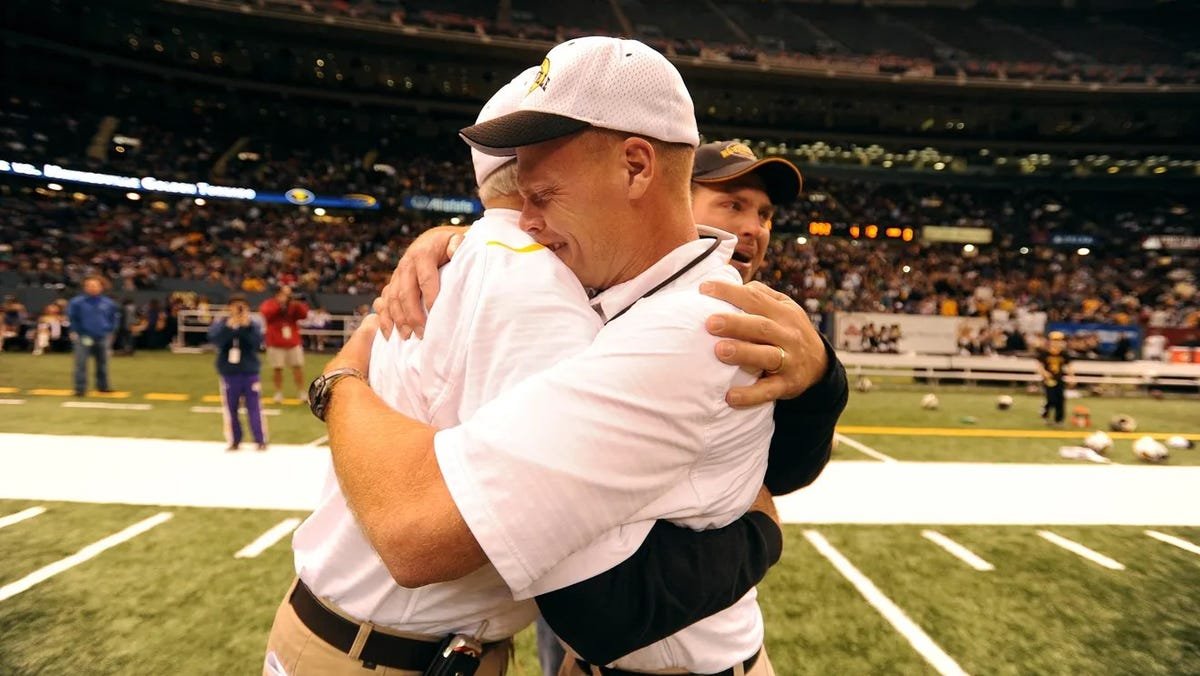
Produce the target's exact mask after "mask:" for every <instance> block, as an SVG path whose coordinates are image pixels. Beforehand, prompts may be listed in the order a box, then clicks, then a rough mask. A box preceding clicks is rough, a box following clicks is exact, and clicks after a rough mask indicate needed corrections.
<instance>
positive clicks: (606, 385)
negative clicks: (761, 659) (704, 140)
mask: <svg viewBox="0 0 1200 676" xmlns="http://www.w3.org/2000/svg"><path fill="white" fill-rule="evenodd" d="M701 234H702V235H705V236H708V237H717V238H718V239H719V240H720V244H719V246H718V247H717V248H716V249H715V250H714V251H713V252H712V253H710V254H709V255H707V256H703V258H701V259H700V260H699V263H698V264H696V265H695V266H694V267H692V268H691V269H690V270H688V271H687V272H685V273H683V274H682V275H681V276H680V277H679V278H677V279H676V280H675V281H673V282H671V283H669V284H668V285H667V286H665V287H663V288H662V289H661V290H659V291H657V292H656V293H654V294H653V295H651V296H649V297H645V298H643V295H644V294H645V293H646V292H647V291H649V290H651V289H652V288H654V287H655V286H656V285H658V284H660V283H661V282H663V281H664V280H666V279H668V278H669V277H670V276H671V275H672V274H674V273H675V272H677V271H679V270H680V269H681V268H683V267H685V266H686V265H687V264H688V263H689V262H692V261H695V260H697V257H699V256H702V255H703V253H704V252H705V250H706V249H708V248H709V246H711V244H712V240H711V239H704V238H702V239H700V240H697V241H694V242H689V243H688V244H685V245H683V246H681V247H679V248H678V249H676V250H675V251H673V252H672V253H670V254H668V255H667V256H666V257H664V258H663V259H662V260H660V261H659V262H658V263H656V264H654V265H653V266H651V268H650V269H648V270H646V271H645V272H644V273H642V274H641V275H639V276H638V277H636V278H634V279H632V280H630V281H628V282H625V283H624V284H620V285H618V286H616V287H613V288H610V289H608V290H606V291H604V292H603V293H602V294H600V295H599V296H597V297H596V298H595V299H593V305H594V306H596V307H597V310H598V312H600V313H601V314H602V315H603V316H604V317H606V318H611V317H614V316H616V315H617V314H618V313H619V312H621V311H622V310H623V309H624V308H626V307H628V306H630V305H632V307H631V308H630V309H629V310H628V312H626V313H625V314H624V315H623V316H621V317H619V318H617V319H615V320H614V321H611V322H610V323H608V324H606V325H605V326H604V328H603V329H601V330H600V332H599V333H598V334H597V335H596V339H595V341H594V342H592V343H591V345H590V346H588V348H587V349H586V350H584V351H583V352H582V353H580V354H578V355H577V356H575V357H572V358H569V359H564V360H562V361H559V362H558V363H556V364H554V365H552V366H550V367H549V368H548V369H546V370H545V371H542V372H541V373H538V374H537V375H534V376H532V377H530V378H528V379H526V380H525V381H523V382H522V383H520V384H519V385H517V386H516V387H514V388H512V389H511V390H509V391H507V392H505V393H504V394H502V395H501V396H500V397H498V398H497V399H495V400H494V401H492V402H490V403H488V404H485V405H484V406H483V407H481V408H480V409H479V410H478V411H477V412H476V413H475V415H474V416H473V417H471V418H470V419H469V420H468V421H467V422H466V423H464V424H462V425H460V426H458V427H455V428H453V429H447V430H443V431H441V432H439V433H438V434H437V436H436V439H435V446H436V450H437V458H438V463H439V465H440V467H441V470H442V474H443V476H444V477H445V480H446V483H447V485H448V487H449V489H450V492H451V494H452V495H453V497H454V501H455V503H456V504H457V505H458V508H459V510H460V511H461V512H462V515H463V517H464V518H465V519H466V522H467V524H468V526H469V527H470V528H471V532H472V533H473V534H474V535H475V537H476V539H477V540H478V541H479V544H480V545H481V546H482V547H483V549H484V551H485V552H486V553H487V556H488V559H490V561H491V563H492V565H493V566H494V568H495V570H497V571H498V572H499V574H500V575H501V576H502V577H503V578H504V580H505V582H506V583H507V584H508V586H509V587H511V588H512V589H513V591H514V594H515V595H516V597H517V598H528V597H529V596H532V595H535V594H538V593H542V592H545V591H550V590H552V589H556V588H560V587H562V586H565V585H568V584H572V583H574V582H577V581H580V580H584V579H587V578H590V577H592V576H594V575H596V574H598V573H600V572H603V571H604V570H607V569H608V568H610V567H612V565H614V564H615V563H617V562H619V561H621V560H623V559H624V558H626V557H627V556H628V555H629V554H631V553H632V552H633V551H634V550H636V548H637V544H636V543H640V541H641V540H640V538H639V537H638V533H640V535H641V537H644V535H645V530H646V529H648V527H649V524H650V523H652V521H653V519H655V518H666V519H670V520H671V521H672V522H674V523H677V524H680V525H684V526H688V527H691V528H695V529H707V528H715V527H720V526H724V525H727V524H729V523H730V522H732V521H734V520H735V519H737V518H738V517H740V516H741V515H742V514H743V513H745V512H746V510H747V509H748V508H749V507H750V505H751V504H752V503H753V501H754V498H755V496H756V495H757V493H758V489H759V487H760V486H761V484H762V480H763V476H764V474H765V471H766V466H767V452H768V447H769V445H770V439H771V433H772V432H773V430H774V425H773V422H772V414H773V406H771V405H764V406H758V407H755V408H751V409H744V410H735V409H732V408H730V407H729V406H728V405H727V404H726V403H725V394H726V392H727V391H728V390H729V389H730V388H731V387H735V386H742V385H748V384H750V383H752V382H754V380H755V379H756V378H757V374H754V373H748V372H745V371H743V370H741V369H739V368H737V367H733V366H728V365H726V364H723V363H721V362H720V361H718V360H717V359H716V357H715V356H714V354H713V350H714V347H715V344H716V341H717V340H718V339H717V338H716V337H714V336H712V335H710V334H709V333H708V332H707V331H705V329H704V322H705V319H707V318H708V316H709V315H711V314H714V313H721V312H736V311H737V310H736V309H735V308H733V307H732V306H730V305H728V304H726V303H724V302H722V301H719V300H716V299H714V298H711V297H708V296H705V295H702V294H701V293H700V292H699V290H698V287H699V285H700V283H701V282H703V281H707V280H719V281H726V282H730V283H734V284H740V283H741V278H740V277H739V276H738V273H737V272H736V271H735V270H734V269H733V268H732V267H731V266H729V265H727V263H728V261H729V259H730V256H731V255H732V253H733V249H734V246H735V245H736V242H737V239H736V238H735V237H733V236H732V235H729V234H727V233H724V232H720V231H716V230H712V229H708V228H701ZM639 298H640V299H641V300H639ZM622 524H632V525H630V526H624V527H623V526H622ZM631 531H632V533H631ZM631 543H632V548H630V547H631ZM579 612H581V613H586V612H587V609H586V608H581V609H580V611H579ZM762 639H763V625H762V615H761V613H760V612H759V609H758V604H757V601H756V593H755V592H754V591H751V592H750V593H748V594H746V596H745V597H743V598H742V599H741V600H739V601H738V602H737V603H735V604H734V605H733V606H732V607H731V608H728V609H726V610H725V611H722V612H720V613H717V614H716V615H714V616H712V617H709V618H707V619H705V620H702V621H700V622H698V623H696V624H694V625H692V626H691V627H688V628H687V629H685V630H683V631H681V632H679V633H677V634H675V635H674V636H671V637H669V638H667V639H665V640H663V641H660V642H658V643H655V644H653V645H651V646H648V647H646V648H644V649H642V650H638V651H637V652H635V653H633V654H631V655H628V656H626V657H624V658H622V659H620V660H618V661H617V662H616V663H614V665H613V666H616V667H618V668H624V669H630V670H637V671H651V670H658V669H668V668H671V667H676V668H679V667H682V668H685V669H687V670H689V671H692V672H699V673H711V672H715V671H719V670H721V669H725V668H728V667H730V666H731V665H732V664H734V663H736V662H738V661H741V660H744V659H746V658H748V657H750V656H751V655H753V654H754V653H755V651H757V650H758V649H759V647H760V646H761V645H762Z"/></svg>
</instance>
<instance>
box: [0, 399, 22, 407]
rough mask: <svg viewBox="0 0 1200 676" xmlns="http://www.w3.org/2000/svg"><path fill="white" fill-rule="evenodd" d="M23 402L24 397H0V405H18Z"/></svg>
mask: <svg viewBox="0 0 1200 676" xmlns="http://www.w3.org/2000/svg"><path fill="white" fill-rule="evenodd" d="M24 403H25V400H24V399H0V406H20V405H21V404H24Z"/></svg>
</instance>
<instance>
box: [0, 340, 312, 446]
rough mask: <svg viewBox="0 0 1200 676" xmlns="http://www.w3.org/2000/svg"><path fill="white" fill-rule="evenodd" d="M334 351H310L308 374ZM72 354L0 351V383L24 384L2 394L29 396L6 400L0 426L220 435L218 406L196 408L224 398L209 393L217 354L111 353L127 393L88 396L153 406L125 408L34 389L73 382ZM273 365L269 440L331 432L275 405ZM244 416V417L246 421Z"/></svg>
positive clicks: (266, 381) (287, 385) (113, 377)
mask: <svg viewBox="0 0 1200 676" xmlns="http://www.w3.org/2000/svg"><path fill="white" fill-rule="evenodd" d="M328 359H329V356H328V355H319V354H318V355H314V354H310V355H308V356H307V359H306V363H305V375H306V378H312V377H314V376H316V375H317V374H318V373H320V370H321V368H322V367H323V366H324V364H325V362H326V361H327V360H328ZM71 369H72V360H71V355H64V354H47V355H42V356H40V357H34V356H32V355H28V354H12V353H0V387H15V388H18V389H19V390H20V391H21V393H20V394H0V397H6V398H21V399H25V400H26V403H25V404H22V405H20V406H6V407H4V408H5V410H4V411H3V413H4V414H3V415H0V432H24V433H40V434H90V435H98V436H136V437H145V438H161V439H197V440H214V441H220V440H222V439H223V438H224V437H223V433H222V428H221V415H220V414H219V413H192V412H191V411H190V409H191V407H193V406H207V407H217V406H220V404H219V403H212V402H205V401H203V400H202V398H203V397H204V396H205V395H216V394H218V392H219V391H220V390H219V389H218V379H217V373H216V368H215V367H214V365H213V356H212V355H211V354H171V353H169V352H139V353H137V354H136V355H134V356H132V357H113V358H112V360H111V361H110V366H109V370H110V373H109V379H110V383H111V385H112V387H113V388H114V389H116V390H122V391H128V392H130V393H131V395H130V396H129V397H128V398H126V399H101V398H97V397H88V398H87V401H112V402H118V403H149V404H151V405H152V406H154V409H153V410H151V411H121V410H100V409H70V408H63V407H62V404H63V402H65V401H75V400H76V399H75V398H74V397H69V396H67V397H61V396H39V395H30V394H27V392H28V391H29V390H32V389H39V388H48V389H67V390H70V389H72V384H71ZM284 375H285V376H286V377H285V379H284V394H285V395H286V396H287V397H291V398H294V397H295V396H296V388H295V385H294V384H293V383H292V381H291V375H290V373H285V374H284ZM270 381H271V373H270V371H269V370H264V372H263V391H264V393H266V395H267V397H268V398H267V399H266V401H265V403H264V405H265V406H266V407H268V408H277V409H279V410H280V411H281V414H280V415H278V416H270V417H268V418H267V420H268V426H269V428H270V435H271V441H272V442H275V443H285V444H287V443H307V442H310V441H312V440H314V439H316V438H317V437H320V436H321V435H323V434H325V426H324V425H322V424H321V423H320V421H318V420H317V419H316V418H314V417H313V416H312V414H311V413H310V412H309V411H308V408H307V407H306V406H300V405H297V404H281V405H279V404H274V403H272V402H271V401H270V399H269V397H270V395H271V394H272V393H273V392H274V385H273V384H271V382H270ZM151 392H163V393H176V392H178V393H183V394H187V395H188V396H189V400H188V401H186V402H164V401H146V400H145V399H144V396H145V395H146V394H147V393H151ZM244 424H245V421H244V420H243V425H244Z"/></svg>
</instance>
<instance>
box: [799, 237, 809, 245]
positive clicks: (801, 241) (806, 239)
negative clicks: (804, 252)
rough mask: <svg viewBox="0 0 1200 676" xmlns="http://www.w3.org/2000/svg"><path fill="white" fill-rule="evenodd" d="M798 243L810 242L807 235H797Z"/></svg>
mask: <svg viewBox="0 0 1200 676" xmlns="http://www.w3.org/2000/svg"><path fill="white" fill-rule="evenodd" d="M796 244H808V238H807V237H797V238H796Z"/></svg>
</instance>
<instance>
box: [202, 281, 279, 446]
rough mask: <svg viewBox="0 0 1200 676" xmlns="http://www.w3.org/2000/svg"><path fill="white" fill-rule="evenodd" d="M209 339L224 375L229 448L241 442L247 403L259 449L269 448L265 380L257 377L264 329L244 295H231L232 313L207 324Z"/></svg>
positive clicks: (251, 430) (218, 368)
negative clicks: (252, 316)
mask: <svg viewBox="0 0 1200 676" xmlns="http://www.w3.org/2000/svg"><path fill="white" fill-rule="evenodd" d="M208 340H209V342H211V343H212V344H213V345H216V346H217V373H219V374H220V376H221V403H222V404H223V405H224V411H222V415H223V417H224V418H225V440H226V441H228V442H229V448H228V449H226V450H229V451H236V450H238V446H240V445H241V443H242V421H241V420H240V419H239V417H238V409H240V408H241V404H242V402H243V401H245V403H246V417H247V418H248V419H249V420H250V433H251V434H252V435H253V436H254V442H255V443H257V444H258V450H260V451H265V450H267V423H266V420H265V419H264V418H263V414H262V383H261V382H259V379H258V370H259V363H258V351H259V350H260V349H262V342H263V333H262V329H260V328H259V327H258V324H255V323H254V321H253V320H251V319H250V305H249V304H248V303H247V302H246V299H245V297H243V296H231V297H230V298H229V317H228V318H225V319H218V320H217V321H216V322H214V323H213V325H212V326H210V327H209V328H208Z"/></svg>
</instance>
